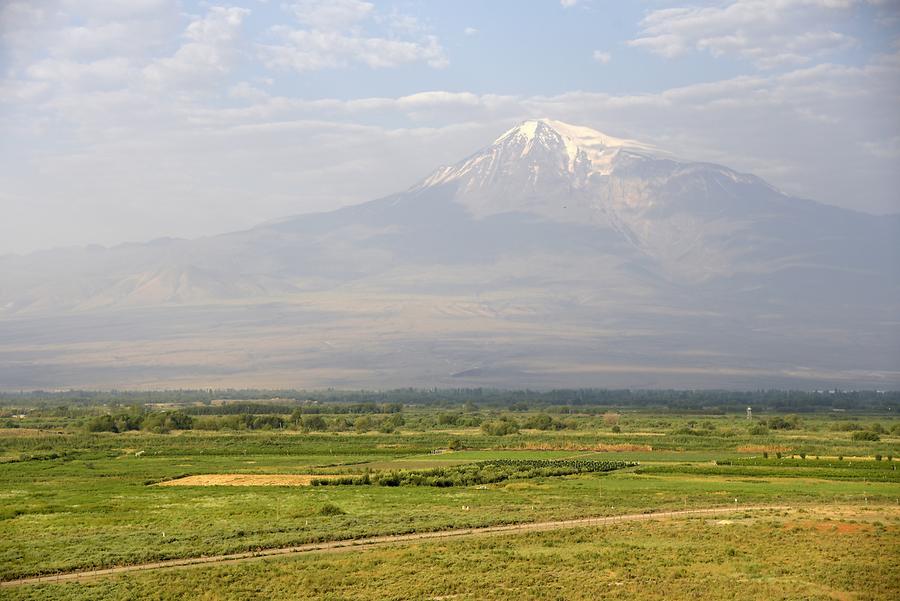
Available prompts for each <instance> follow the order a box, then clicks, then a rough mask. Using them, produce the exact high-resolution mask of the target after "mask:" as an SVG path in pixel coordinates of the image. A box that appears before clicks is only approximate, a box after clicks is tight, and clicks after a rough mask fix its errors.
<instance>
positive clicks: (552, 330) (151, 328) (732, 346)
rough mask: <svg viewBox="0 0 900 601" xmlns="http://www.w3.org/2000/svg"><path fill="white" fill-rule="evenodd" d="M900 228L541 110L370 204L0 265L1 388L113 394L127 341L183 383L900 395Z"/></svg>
mask: <svg viewBox="0 0 900 601" xmlns="http://www.w3.org/2000/svg"><path fill="white" fill-rule="evenodd" d="M552 124H556V125H555V126H554V125H552ZM559 130H564V131H562V132H561V131H559ZM576 138H577V139H578V140H580V141H578V142H577V143H576ZM585 146H590V147H591V148H590V149H588V150H590V152H588V150H586V149H585ZM638 146H639V147H638ZM897 240H900V216H898V218H897V219H891V218H884V217H876V216H872V215H868V214H866V213H861V212H855V211H850V210H848V209H841V208H838V207H831V206H829V205H823V204H821V203H816V202H815V201H808V200H801V199H797V198H793V197H790V196H788V195H786V194H784V193H782V192H781V191H779V190H777V189H775V188H774V187H772V186H770V185H769V184H767V183H766V182H764V181H763V180H761V179H759V178H757V177H756V176H753V175H750V174H740V173H738V172H735V171H733V170H731V169H728V168H727V167H724V166H720V165H715V164H711V163H699V162H691V161H681V160H678V159H676V158H673V157H672V156H671V155H669V154H668V153H665V151H662V150H658V149H650V148H649V147H648V146H647V145H642V144H641V143H640V142H635V141H630V140H622V139H618V138H613V137H610V136H607V135H606V134H603V133H601V132H595V131H594V130H590V129H589V128H581V127H578V126H572V125H568V124H563V123H562V122H556V121H552V120H550V121H549V122H548V121H547V120H543V121H542V120H529V121H526V122H523V123H521V124H519V125H517V126H516V127H513V128H511V129H509V130H507V131H506V132H504V133H503V134H501V135H500V136H499V137H498V138H496V139H495V140H494V142H493V143H491V144H489V145H488V146H486V147H484V148H482V149H480V150H478V151H476V152H475V153H472V154H471V155H469V156H468V157H466V158H464V159H462V160H461V161H458V162H457V163H455V164H454V165H451V166H449V167H444V168H439V169H437V170H435V171H434V172H433V173H432V174H430V175H429V176H426V177H425V178H423V180H421V181H420V182H419V183H418V184H416V185H414V186H412V187H411V188H409V189H407V190H405V191H403V192H399V193H396V194H392V195H389V196H386V197H383V198H380V199H376V200H372V201H369V202H366V203H362V204H359V205H353V206H348V207H343V208H339V209H336V210H333V211H328V212H321V213H314V214H305V215H298V216H294V217H288V218H285V219H281V220H277V221H275V222H267V223H264V224H261V225H258V226H255V227H252V228H249V229H246V230H241V231H237V232H230V233H225V234H220V235H216V236H207V237H203V238H198V239H193V240H184V239H157V240H155V241H152V242H150V243H144V244H140V243H138V244H135V243H131V244H124V245H119V246H116V247H113V248H110V249H102V248H96V247H94V248H90V247H88V248H82V249H80V250H75V251H71V250H61V251H50V252H43V253H39V254H35V255H26V256H20V257H13V258H9V257H5V258H4V257H0V330H2V329H4V328H5V330H6V331H7V332H8V333H7V334H6V335H5V336H0V386H3V385H4V384H6V383H7V382H10V381H11V382H33V383H36V384H40V385H51V384H53V385H65V384H72V385H76V384H77V385H93V384H100V383H101V382H99V381H97V380H96V378H100V377H106V376H99V375H97V374H99V373H103V372H99V371H97V370H94V369H93V368H90V369H89V368H88V367H85V366H84V365H82V362H83V361H88V363H89V364H90V361H92V360H88V359H85V357H86V356H92V355H91V353H96V354H97V355H96V357H97V359H96V361H97V364H98V365H100V364H101V361H100V359H99V357H101V356H102V355H103V353H105V352H106V349H107V347H108V346H111V347H112V348H115V349H116V356H118V357H123V359H122V361H123V365H122V367H121V370H119V371H116V370H113V372H115V373H120V375H121V373H124V374H126V375H125V376H122V377H124V378H125V379H126V380H127V381H137V382H159V383H160V384H163V382H164V380H165V378H169V380H171V378H176V379H177V378H187V379H188V380H189V381H190V382H191V383H198V384H199V383H203V382H206V381H207V380H208V379H212V380H214V381H216V382H218V383H234V384H240V383H242V382H245V381H246V380H247V379H253V378H263V377H266V378H270V379H278V378H285V377H287V375H286V374H289V373H295V372H296V373H300V374H305V375H303V376H302V378H301V379H300V380H298V381H284V380H279V381H281V382H282V383H284V384H291V385H298V386H299V385H301V384H302V385H317V384H323V383H324V384H327V385H338V386H341V385H353V384H356V385H362V386H365V385H370V384H371V385H374V384H375V383H383V384H385V385H395V384H396V385H408V384H416V383H419V384H426V385H430V384H442V383H443V384H458V383H459V381H460V379H464V380H466V382H467V383H470V384H478V385H481V384H484V385H501V386H503V385H507V384H510V383H511V380H516V382H519V381H520V380H519V379H520V378H525V379H526V380H528V382H530V384H531V385H535V386H541V385H550V384H552V385H570V384H579V385H582V384H593V383H596V384H604V383H610V384H611V383H615V384H617V385H630V384H635V385H637V384H640V385H650V386H651V387H652V385H653V382H654V381H656V380H653V378H655V377H663V376H659V374H664V375H665V374H668V375H665V377H666V378H670V379H678V381H679V382H680V383H681V384H683V385H685V384H691V385H698V386H701V387H702V386H705V385H713V384H715V385H722V384H728V383H732V384H734V383H737V384H751V385H754V386H756V385H767V384H769V383H775V382H776V381H777V382H778V385H784V384H785V383H791V382H806V381H809V380H811V379H816V381H817V384H816V385H817V386H820V385H823V382H822V381H821V380H822V378H823V377H825V376H827V374H834V379H833V380H832V381H830V384H831V385H841V386H846V385H847V383H848V382H857V383H858V382H867V383H874V384H877V385H879V386H884V385H885V383H886V382H897V383H898V385H900V369H897V366H898V365H900V359H898V358H900V324H898V323H897V320H896V318H895V315H896V314H898V312H900V268H898V265H900V256H898V254H900V251H898V246H900V245H898V244H897ZM112 315H116V316H117V317H116V319H107V318H109V317H110V316H112ZM211 315H219V316H221V317H220V318H216V321H215V323H212V322H210V320H209V318H208V317H207V316H211ZM272 315H281V316H283V320H282V322H280V323H277V322H273V321H272V317H271V316H272ZM142 316H143V317H142ZM311 316H315V317H314V318H313V317H311ZM129 318H133V319H135V320H138V319H145V320H146V322H145V323H142V324H141V325H140V327H138V326H137V325H134V324H133V329H135V330H138V331H140V332H142V334H141V335H140V336H137V337H135V339H131V338H130V337H129V336H128V334H127V332H126V330H120V329H116V328H119V327H122V326H121V323H124V322H127V320H128V319H129ZM310 319H315V320H317V321H316V323H312V322H311V321H310ZM120 320H124V322H123V321H120ZM107 321H110V323H106V322H107ZM59 323H65V324H68V325H66V327H65V328H62V329H60V330H59V331H58V332H57V331H56V329H54V328H57V326H54V325H53V324H59ZM89 323H90V324H93V325H92V327H93V328H94V330H90V331H89V330H87V329H84V327H83V325H84V324H89ZM114 324H120V325H118V326H116V325H114ZM173 324H179V325H178V329H177V330H172V328H173V327H175V326H174V325H173ZM95 330H96V331H95ZM346 337H350V338H346ZM248 339H252V340H259V341H260V343H259V344H260V345H262V346H259V347H257V346H255V345H252V344H251V345H249V346H251V347H253V348H252V350H251V349H249V348H248V342H247V340H248ZM350 339H352V340H353V342H352V343H350V342H348V341H347V340H350ZM34 340H38V341H39V342H37V343H35V342H34ZM342 341H343V342H342ZM217 344H221V345H223V350H222V351H221V352H222V353H225V355H224V356H222V355H220V354H219V352H220V351H219V350H218V347H217V346H216V345H217ZM136 345H142V346H141V348H140V349H138V348H137V346H136ZM28 349H31V350H28ZM75 349H82V352H81V354H79V353H78V352H76V351H75ZM84 349H93V350H91V351H90V352H89V353H87V355H86V354H85V351H84ZM154 349H155V350H156V351H158V352H159V353H162V354H151V352H152V351H153V350H154ZM202 349H207V350H206V351H203V350H202ZM212 349H216V350H212ZM224 349H227V352H226V350H224ZM3 357H6V359H3ZM23 357H24V358H23ZM236 357H240V359H236ZM47 365H54V366H58V371H54V370H52V369H51V370H48V369H47ZM98 369H99V368H98ZM117 369H118V368H117ZM641 370H644V371H641ZM647 370H649V371H647ZM654 370H655V371H654ZM679 370H680V371H679ZM676 372H677V373H678V374H680V375H675V374H676ZM44 373H49V374H56V375H51V376H47V377H48V381H46V382H45V381H44V380H41V379H40V378H41V377H43V376H41V374H44ZM325 373H327V374H331V375H329V376H327V377H326V376H324V375H322V374H325ZM460 374H462V375H460ZM629 374H633V375H629ZM634 374H640V375H639V376H638V375H634ZM652 374H657V376H653V375H652ZM691 374H694V375H691ZM191 378H193V379H191ZM241 378H243V379H241ZM630 378H633V379H630ZM826 379H827V378H826ZM169 380H167V381H169ZM188 380H178V381H184V382H187V381H188ZM301 380H302V381H301ZM612 380H614V382H613V381H612ZM113 383H114V384H115V385H122V384H123V383H122V382H113ZM660 384H661V385H663V386H669V385H670V384H671V381H666V382H663V381H660Z"/></svg>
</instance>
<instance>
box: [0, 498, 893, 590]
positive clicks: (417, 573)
mask: <svg viewBox="0 0 900 601" xmlns="http://www.w3.org/2000/svg"><path fill="white" fill-rule="evenodd" d="M898 517H900V513H898V511H897V510H896V508H893V509H889V510H871V509H870V510H869V511H864V512H862V517H861V518H858V519H852V520H851V519H849V518H846V517H840V514H837V515H831V514H830V513H829V512H828V511H813V512H803V511H790V512H770V511H758V512H748V513H745V514H739V515H736V516H729V517H728V519H724V520H723V519H718V518H717V519H700V518H694V519H679V520H674V521H661V522H641V523H637V522H636V523H622V524H614V525H610V526H605V527H601V528H576V529H570V530H561V531H554V532H543V533H528V534H516V535H503V536H493V537H480V538H469V539H465V540H452V541H441V542H427V543H413V544H406V545H402V546H391V547H384V548H377V549H369V550H364V551H352V552H347V553H340V554H312V555H308V556H302V557H294V558H280V559H267V560H260V561H253V562H249V563H241V564H234V565H222V566H204V567H193V568H185V569H176V570H166V571H156V572H144V573H131V574H127V575H123V576H117V577H112V578H107V579H104V580H100V581H93V582H87V583H71V584H42V585H37V586H28V587H21V588H17V589H13V590H9V591H8V598H9V599H20V600H26V599H29V600H61V599H67V600H85V601H87V600H91V601H95V600H96V601H103V600H112V599H136V598H141V599H200V600H210V601H211V600H216V601H230V600H242V599H248V598H263V599H273V600H280V599H296V598H304V599H346V600H361V601H362V600H365V601H369V600H394V599H454V600H462V601H465V600H476V599H477V600H494V599H510V598H516V599H521V600H523V601H532V600H533V601H538V600H557V599H572V600H576V601H580V600H593V599H601V598H602V599H629V600H631V599H637V600H660V601H662V600H682V599H684V600H694V599H746V600H760V601H763V600H765V601H769V600H788V599H835V598H836V599H844V598H853V599H859V600H861V601H865V600H872V601H874V600H882V599H884V600H890V599H896V594H897V592H898V590H900V572H898V571H897V570H896V562H897V560H898V559H900V527H898Z"/></svg>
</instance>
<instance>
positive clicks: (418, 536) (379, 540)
mask: <svg viewBox="0 0 900 601" xmlns="http://www.w3.org/2000/svg"><path fill="white" fill-rule="evenodd" d="M788 508H789V507H788V506H784V505H748V506H731V507H711V508H707V509H687V510H682V511H660V512H657V513H631V514H625V515H615V516H608V517H594V518H579V519H575V520H560V521H555V522H528V523H524V524H506V525H502V526H485V527H481V528H460V529H456V530H438V531H435V532H416V533H412V534H393V535H387V536H373V537H371V538H359V539H348V540H335V541H327V542H321V543H309V544H305V545H295V546H293V547H282V548H277V549H264V550H260V551H248V552H244V553H232V554H229V555H211V556H208V557H189V558H185V559H169V560H165V561H156V562H151V563H142V564H135V565H128V566H118V567H114V568H104V569H100V570H86V571H81V572H66V573H63V574H52V575H46V576H33V577H29V578H20V579H18V580H6V581H3V582H0V587H11V586H22V585H25V584H38V583H42V582H44V583H48V582H71V581H78V580H88V579H91V578H100V577H102V576H111V575H114V574H123V573H126V572H136V571H139V570H161V569H170V568H178V567H185V566H196V565H203V564H225V563H238V562H244V561H253V560H258V559H265V558H268V557H290V556H293V555H301V554H304V553H315V552H341V551H353V550H357V549H369V548H372V547H379V546H383V545H391V544H397V543H405V542H411V541H422V540H433V539H442V538H456V537H464V536H480V535H489V534H505V533H510V532H543V531H546V530H559V529H563V528H576V527H580V526H602V525H604V524H615V523H618V522H636V521H641V520H659V519H666V518H677V517H690V516H697V515H707V514H727V513H735V512H740V511H750V510H754V509H756V510H759V509H788Z"/></svg>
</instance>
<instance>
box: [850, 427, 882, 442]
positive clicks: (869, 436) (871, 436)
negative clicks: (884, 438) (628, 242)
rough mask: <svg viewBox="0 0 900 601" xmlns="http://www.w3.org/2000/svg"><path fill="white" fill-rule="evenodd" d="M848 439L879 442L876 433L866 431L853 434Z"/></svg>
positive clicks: (879, 438)
mask: <svg viewBox="0 0 900 601" xmlns="http://www.w3.org/2000/svg"><path fill="white" fill-rule="evenodd" d="M850 438H852V439H853V440H868V441H871V442H878V441H879V440H881V437H880V436H879V435H878V434H877V433H875V432H870V431H868V430H860V431H858V432H854V433H853V434H852V435H851V436H850Z"/></svg>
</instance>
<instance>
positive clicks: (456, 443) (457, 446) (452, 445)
mask: <svg viewBox="0 0 900 601" xmlns="http://www.w3.org/2000/svg"><path fill="white" fill-rule="evenodd" d="M447 448H448V449H450V450H451V451H461V450H463V449H464V448H465V447H464V446H463V443H462V441H461V440H460V439H458V438H455V439H453V440H451V441H450V442H449V443H448V444H447Z"/></svg>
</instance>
